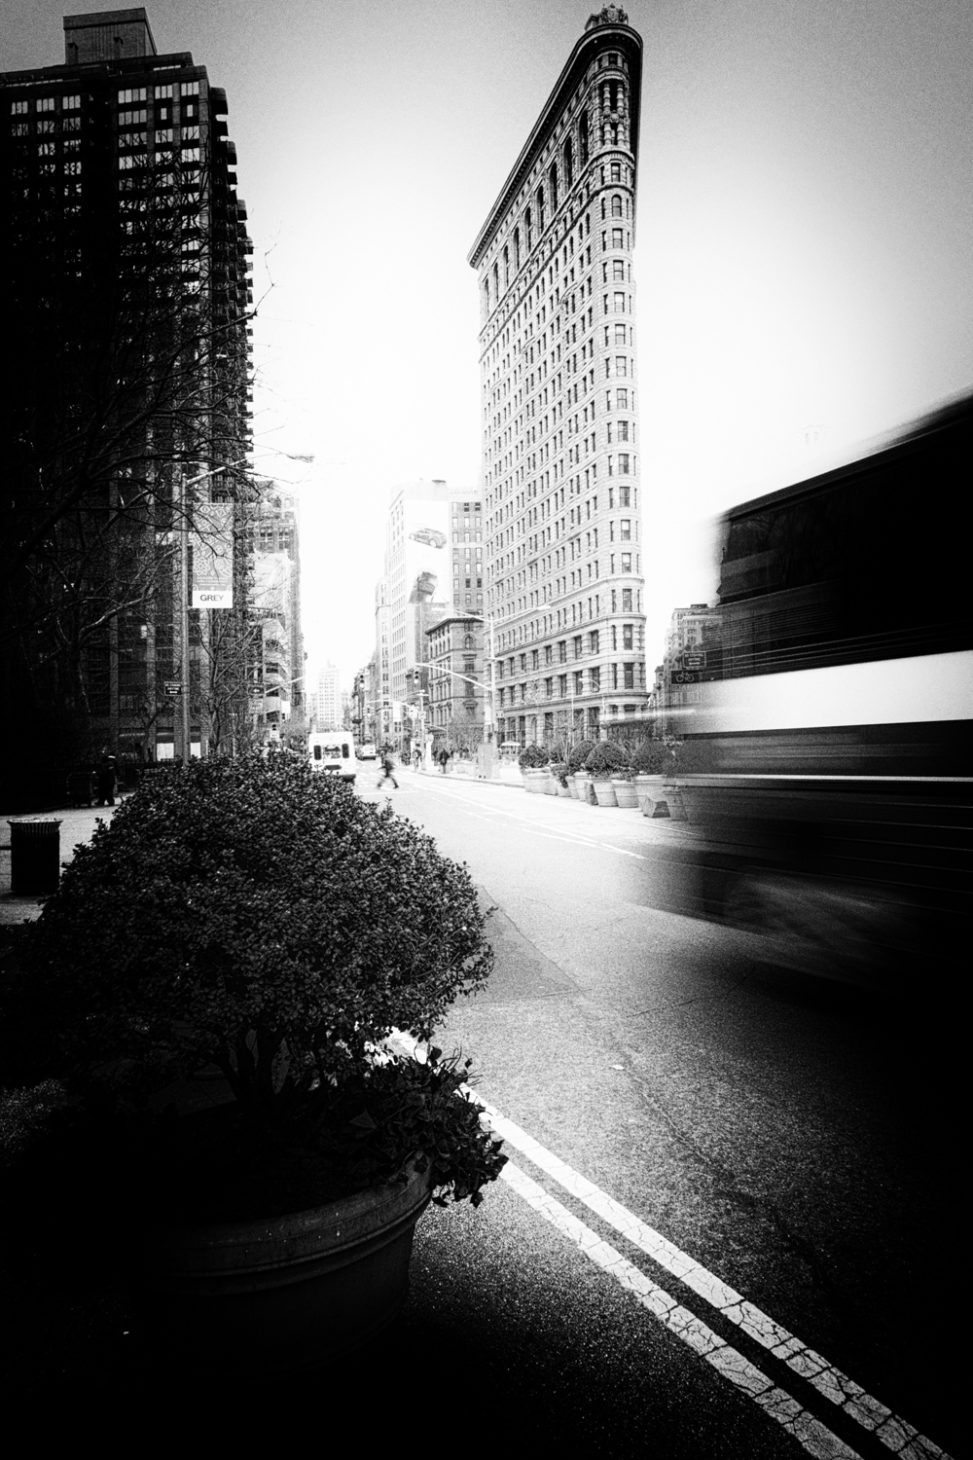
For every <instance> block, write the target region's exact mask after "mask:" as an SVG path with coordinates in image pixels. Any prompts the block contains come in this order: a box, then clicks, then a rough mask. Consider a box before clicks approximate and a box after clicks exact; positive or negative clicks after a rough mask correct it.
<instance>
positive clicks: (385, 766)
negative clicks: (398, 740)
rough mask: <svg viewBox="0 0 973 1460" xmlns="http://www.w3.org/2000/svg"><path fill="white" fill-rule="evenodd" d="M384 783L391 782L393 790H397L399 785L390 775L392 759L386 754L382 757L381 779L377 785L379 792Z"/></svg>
mask: <svg viewBox="0 0 973 1460" xmlns="http://www.w3.org/2000/svg"><path fill="white" fill-rule="evenodd" d="M386 781H391V782H392V785H393V786H394V787H395V789H396V790H398V789H399V783H398V781H397V780H396V779H395V777H394V776H393V774H392V757H391V756H390V755H388V754H385V755H383V756H382V777H381V780H380V781H379V783H378V789H379V790H381V789H382V787H383V786H384V785H385V782H386Z"/></svg>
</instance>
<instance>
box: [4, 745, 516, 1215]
mask: <svg viewBox="0 0 973 1460" xmlns="http://www.w3.org/2000/svg"><path fill="white" fill-rule="evenodd" d="M485 919H486V914H485V913H483V912H482V911H481V910H480V908H479V907H478V905H477V898H476V892H475V889H474V886H473V883H472V880H471V878H470V875H469V873H468V871H467V869H466V867H465V866H463V865H460V864H458V863H455V862H452V861H450V860H448V859H447V858H445V857H443V856H441V855H440V854H439V853H438V852H437V850H436V847H435V844H434V842H433V841H432V839H431V838H430V837H428V836H426V835H425V834H424V833H422V832H420V831H419V830H418V829H416V828H415V827H414V826H412V824H411V823H410V822H408V821H405V820H402V819H400V818H398V817H396V816H395V815H394V813H393V812H392V810H391V808H390V807H389V806H387V805H386V806H385V807H383V808H378V807H375V806H372V805H369V804H367V803H365V802H363V801H361V800H360V799H358V798H357V797H356V796H355V795H354V793H353V792H352V791H351V790H350V788H348V787H347V786H345V785H344V784H343V783H342V782H340V781H339V780H337V779H332V778H330V777H326V776H321V775H315V774H314V772H313V771H312V770H311V768H310V766H309V764H308V762H307V760H306V758H305V757H303V756H298V755H291V754H289V753H286V752H281V753H279V754H276V755H273V756H270V757H267V758H266V759H264V758H261V757H259V756H251V757H244V758H242V759H240V760H232V761H201V762H193V763H191V764H190V765H188V766H183V767H169V768H167V769H166V773H165V774H160V775H157V776H154V777H152V778H150V779H148V780H147V781H146V783H145V784H144V785H143V786H142V787H141V788H140V789H139V790H138V791H137V792H135V793H134V795H133V796H132V797H130V798H129V799H127V800H125V801H123V802H122V803H121V804H120V805H119V807H118V808H117V809H116V812H115V815H114V817H113V818H112V820H111V822H110V823H107V824H106V823H102V824H100V825H99V826H98V828H97V829H96V831H95V833H94V836H93V837H92V840H91V842H90V844H89V845H88V846H83V847H79V848H78V850H77V851H76V853H75V856H74V859H73V861H72V862H71V864H70V865H69V866H68V867H67V868H66V869H65V871H64V874H63V876H62V878H61V883H60V886H59V888H58V890H57V892H56V893H55V894H54V895H53V896H52V897H51V898H49V899H48V900H47V902H46V903H45V905H44V910H43V913H42V915H41V916H40V918H38V919H37V921H36V922H35V923H34V924H32V925H31V926H30V928H29V930H28V931H27V935H26V937H25V938H24V939H23V940H22V946H21V947H20V949H19V954H20V961H21V963H22V966H23V977H22V978H21V979H20V980H18V981H16V985H15V987H16V996H15V997H14V998H13V1005H14V1007H12V1008H11V1006H10V998H9V996H8V1001H7V1002H8V1007H7V1009H6V1011H5V1013H6V1015H7V1017H8V1018H12V1019H13V1020H14V1022H15V1025H16V1026H17V1027H19V1028H20V1029H22V1030H23V1031H24V1032H25V1037H28V1032H29V1031H31V1030H34V1029H38V1028H39V1034H38V1040H39V1046H40V1047H41V1048H42V1050H43V1062H44V1064H45V1068H44V1069H43V1071H42V1073H43V1074H45V1075H47V1076H48V1077H54V1078H59V1079H63V1081H64V1083H65V1086H66V1088H67V1089H68V1090H69V1091H70V1092H71V1093H72V1095H74V1094H79V1093H80V1094H81V1095H82V1096H83V1097H85V1099H87V1100H88V1101H89V1103H90V1104H91V1105H92V1107H93V1108H94V1107H95V1106H98V1107H99V1108H100V1107H102V1106H104V1107H105V1108H111V1109H112V1111H113V1112H114V1113H115V1114H116V1115H117V1112H118V1111H119V1110H120V1109H121V1108H123V1107H130V1106H131V1104H132V1102H136V1103H137V1102H142V1103H143V1104H144V1102H145V1100H146V1098H147V1097H148V1096H149V1095H151V1094H152V1093H153V1092H159V1091H161V1090H164V1089H166V1088H167V1087H169V1086H170V1085H172V1084H173V1082H177V1081H184V1080H186V1079H189V1078H191V1077H192V1076H193V1075H195V1074H198V1073H199V1072H200V1071H202V1070H203V1069H206V1068H211V1067H213V1066H216V1068H217V1069H218V1070H219V1071H220V1072H221V1073H222V1075H223V1077H224V1079H225V1081H226V1084H227V1086H228V1087H229V1091H230V1092H231V1093H232V1096H233V1108H232V1112H231V1111H230V1108H229V1107H226V1108H224V1112H223V1116H224V1118H225V1119H224V1125H225V1126H226V1125H229V1124H230V1123H231V1121H232V1123H233V1124H234V1128H235V1129H236V1131H237V1136H236V1138H235V1139H236V1142H237V1147H238V1149H239V1152H240V1153H241V1155H240V1162H241V1169H242V1167H243V1166H245V1165H246V1164H247V1161H250V1162H251V1164H252V1165H253V1166H254V1177H255V1183H257V1182H258V1181H259V1177H260V1173H261V1172H263V1173H266V1171H267V1170H268V1169H269V1167H270V1166H273V1165H274V1164H275V1163H276V1167H277V1168H278V1172H279V1168H280V1163H281V1162H282V1161H283V1162H285V1163H286V1161H287V1160H288V1159H291V1160H292V1161H293V1162H294V1163H295V1165H296V1166H297V1167H300V1169H301V1179H302V1180H307V1179H308V1177H309V1176H311V1177H313V1181H312V1184H314V1182H315V1181H316V1182H319V1183H324V1184H325V1185H326V1186H328V1185H333V1184H334V1180H335V1179H340V1180H344V1179H345V1177H346V1175H347V1170H346V1168H348V1160H347V1159H346V1158H347V1156H348V1146H349V1142H350V1145H351V1147H352V1148H354V1149H355V1150H357V1154H358V1155H360V1154H361V1152H362V1151H363V1150H364V1147H363V1146H362V1144H361V1142H362V1137H363V1132H371V1131H373V1130H375V1129H379V1130H381V1129H385V1130H386V1131H389V1130H391V1129H393V1128H394V1127H393V1126H389V1125H388V1122H385V1124H384V1126H383V1122H382V1121H381V1120H376V1118H375V1117H374V1116H372V1115H369V1114H368V1107H367V1102H365V1103H364V1104H363V1103H362V1102H363V1099H364V1092H365V1091H366V1087H367V1089H368V1090H369V1091H372V1092H373V1093H374V1092H375V1091H377V1090H378V1088H379V1086H380V1085H381V1084H382V1082H383V1081H384V1082H385V1084H388V1082H389V1081H390V1080H391V1079H392V1076H390V1075H386V1074H381V1073H379V1071H380V1070H381V1069H383V1068H384V1066H383V1064H382V1062H381V1061H379V1062H378V1063H376V1055H375V1051H376V1047H377V1046H379V1045H381V1043H382V1041H383V1040H384V1039H385V1038H386V1037H387V1036H388V1035H389V1033H390V1031H391V1030H392V1029H393V1028H399V1029H403V1030H409V1031H411V1032H412V1033H413V1034H415V1035H416V1036H417V1037H418V1038H419V1039H421V1040H428V1039H430V1038H431V1036H432V1032H433V1029H434V1028H435V1026H436V1025H437V1024H438V1023H440V1022H441V1020H442V1019H443V1017H444V1015H445V1013H446V1010H447V1009H448V1007H449V1005H450V1004H451V1003H452V1002H453V1001H454V1000H455V999H456V998H457V997H458V996H459V995H460V994H461V993H462V994H469V993H472V992H475V991H476V990H477V989H478V988H480V987H481V986H482V985H483V983H484V981H485V980H486V978H487V976H488V974H489V972H490V968H491V966H492V958H493V955H492V950H491V948H490V946H489V944H488V942H487V940H486V936H485ZM11 987H13V985H11ZM436 1068H439V1069H440V1073H439V1075H438V1076H436V1079H438V1084H436V1083H435V1080H433V1075H432V1073H430V1071H429V1070H428V1069H427V1068H426V1067H425V1066H422V1065H420V1064H419V1063H418V1062H417V1061H405V1062H402V1061H399V1062H397V1063H396V1065H395V1070H396V1074H395V1077H394V1078H395V1080H396V1081H398V1084H399V1089H398V1091H397V1093H396V1094H395V1097H394V1100H393V1102H392V1103H393V1105H395V1104H398V1105H399V1106H403V1105H408V1104H409V1101H408V1100H406V1099H405V1097H404V1094H403V1092H404V1089H405V1087H406V1086H409V1087H410V1088H411V1089H412V1090H413V1092H414V1093H415V1095H416V1098H417V1099H418V1101H419V1105H420V1106H424V1108H425V1109H426V1113H427V1115H428V1114H429V1101H430V1099H431V1098H432V1096H433V1095H434V1094H435V1095H436V1096H437V1099H438V1096H439V1094H441V1093H443V1092H445V1093H448V1094H449V1097H450V1098H449V1100H448V1101H445V1103H443V1102H442V1101H440V1102H439V1104H438V1105H437V1106H436V1108H437V1109H439V1108H440V1106H441V1107H442V1108H441V1111H440V1116H441V1119H440V1126H441V1127H442V1126H443V1125H444V1122H445V1126H447V1127H448V1125H449V1122H450V1119H452V1121H453V1123H454V1135H455V1137H456V1142H457V1144H454V1146H453V1148H452V1149H453V1155H454V1157H455V1164H454V1165H453V1166H451V1165H450V1155H449V1152H450V1140H449V1139H448V1138H447V1136H446V1135H445V1134H444V1130H443V1129H440V1131H439V1135H438V1137H437V1145H436V1152H439V1153H440V1154H439V1155H437V1154H436V1153H435V1152H427V1153H426V1154H427V1155H428V1156H430V1158H431V1159H432V1160H433V1166H434V1171H435V1175H436V1178H437V1181H439V1182H440V1184H442V1185H443V1186H445V1187H447V1188H450V1187H452V1190H453V1193H454V1195H456V1196H457V1197H459V1196H461V1195H470V1196H471V1197H474V1199H478V1198H477V1197H476V1196H475V1194H476V1193H478V1191H479V1187H480V1186H481V1185H482V1184H483V1183H484V1182H486V1181H489V1180H492V1179H493V1178H494V1177H495V1176H496V1175H497V1174H498V1172H499V1169H500V1166H502V1164H503V1160H504V1158H503V1157H500V1156H498V1155H497V1149H496V1147H497V1143H496V1142H494V1141H492V1140H491V1139H490V1138H489V1136H488V1134H487V1133H486V1132H485V1131H482V1130H480V1131H479V1136H478V1137H474V1140H473V1146H472V1147H471V1146H470V1129H471V1127H470V1124H469V1122H470V1116H469V1113H468V1112H467V1111H465V1110H464V1109H463V1107H464V1105H465V1104H468V1103H469V1102H465V1101H463V1100H462V1099H459V1098H457V1097H456V1096H455V1094H454V1092H455V1090H456V1089H458V1088H459V1085H460V1084H461V1083H462V1079H461V1077H459V1076H455V1071H454V1072H453V1075H451V1074H450V1073H449V1068H450V1067H449V1066H448V1065H447V1066H439V1067H436V1066H434V1067H433V1072H434V1071H435V1069H436ZM373 1082H375V1083H373ZM431 1082H432V1083H431ZM413 1103H414V1102H413ZM434 1103H435V1102H434ZM352 1107H354V1108H355V1109H356V1116H361V1117H362V1118H361V1119H360V1120H358V1122H357V1124H356V1117H348V1115H347V1112H348V1109H349V1108H352ZM472 1108H473V1109H474V1110H475V1107H472ZM442 1112H446V1114H445V1115H443V1114H442ZM346 1117H347V1118H346ZM430 1118H432V1117H431V1115H430ZM423 1119H425V1117H423ZM336 1122H337V1123H336ZM421 1126H422V1121H418V1123H417V1122H416V1121H413V1123H412V1126H411V1128H409V1129H405V1130H400V1134H401V1135H402V1136H403V1139H404V1140H405V1143H406V1146H407V1147H408V1149H405V1150H398V1151H396V1152H394V1153H393V1155H392V1157H391V1158H389V1160H386V1159H385V1157H382V1159H381V1160H379V1161H378V1165H379V1166H381V1167H382V1169H385V1168H386V1167H387V1166H388V1165H389V1164H390V1163H391V1164H392V1165H393V1166H394V1165H395V1163H396V1160H397V1161H398V1164H401V1163H402V1161H403V1160H405V1159H406V1158H407V1157H408V1156H409V1155H410V1154H411V1153H412V1151H413V1150H414V1149H416V1147H415V1146H409V1142H410V1141H412V1140H414V1139H415V1137H416V1134H417V1130H418V1129H419V1128H421ZM477 1129H478V1130H479V1126H478V1125H477ZM224 1137H225V1130H224V1132H223V1135H222V1136H221V1139H223V1138H224ZM372 1138H373V1139H378V1138H377V1137H372ZM180 1139H182V1137H180ZM380 1143H381V1142H380ZM477 1143H478V1144H477ZM229 1145H230V1146H232V1145H233V1141H230V1142H229ZM342 1150H343V1151H344V1152H345V1155H344V1156H342V1155H341V1154H340V1153H341V1151H342ZM473 1150H476V1151H478V1152H479V1164H478V1165H477V1162H476V1161H475V1160H474V1159H473V1157H472V1154H471V1152H472V1151H473ZM244 1151H245V1152H246V1153H248V1154H247V1157H246V1160H244V1157H243V1155H242V1153H243V1152H244ZM464 1153H465V1154H464ZM386 1154H387V1153H386ZM372 1155H373V1156H375V1152H373V1153H372ZM376 1159H377V1158H376ZM359 1164H360V1163H359ZM365 1164H366V1165H367V1164H368V1163H367V1162H366V1163H365ZM351 1166H352V1167H354V1166H355V1161H354V1160H353V1161H351ZM477 1172H478V1175H477V1174H476V1173H477ZM275 1179H276V1178H275ZM264 1185H265V1187H268V1188H270V1187H272V1186H273V1181H270V1180H267V1181H265V1182H264Z"/></svg>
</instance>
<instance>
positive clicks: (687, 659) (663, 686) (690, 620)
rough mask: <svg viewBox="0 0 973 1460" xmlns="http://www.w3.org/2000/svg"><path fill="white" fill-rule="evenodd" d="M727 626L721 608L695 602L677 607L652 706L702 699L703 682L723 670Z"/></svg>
mask: <svg viewBox="0 0 973 1460" xmlns="http://www.w3.org/2000/svg"><path fill="white" fill-rule="evenodd" d="M722 662H723V630H722V615H721V613H720V610H719V608H716V607H713V606H712V605H710V604H708V603H691V604H689V605H688V607H685V608H674V609H673V610H672V617H671V619H670V622H669V631H668V633H667V635H666V651H665V657H664V659H663V661H662V663H661V664H660V665H658V666H657V668H656V671H655V683H654V685H653V689H652V695H651V708H652V710H653V711H655V712H664V711H665V710H671V709H681V708H684V707H685V706H687V705H693V704H695V703H696V702H697V700H698V699H699V685H700V684H702V683H703V682H704V681H706V680H710V679H718V678H719V677H720V675H721V673H722Z"/></svg>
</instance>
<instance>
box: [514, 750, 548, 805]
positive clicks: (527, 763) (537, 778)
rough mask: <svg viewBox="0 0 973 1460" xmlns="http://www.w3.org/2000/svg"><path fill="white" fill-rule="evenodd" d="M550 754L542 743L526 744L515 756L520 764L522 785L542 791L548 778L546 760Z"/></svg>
mask: <svg viewBox="0 0 973 1460" xmlns="http://www.w3.org/2000/svg"><path fill="white" fill-rule="evenodd" d="M549 761H550V756H549V755H548V753H547V751H546V750H545V749H544V747H543V746H542V745H526V746H524V749H523V750H522V751H521V752H520V755H519V756H518V757H517V764H518V765H519V766H520V770H521V774H522V775H523V778H524V786H525V787H526V789H527V790H528V791H533V792H535V793H537V792H543V791H546V789H547V783H548V781H549V779H550V772H549V771H548V768H547V767H548V762H549Z"/></svg>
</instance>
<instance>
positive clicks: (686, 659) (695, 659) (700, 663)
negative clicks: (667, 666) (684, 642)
mask: <svg viewBox="0 0 973 1460" xmlns="http://www.w3.org/2000/svg"><path fill="white" fill-rule="evenodd" d="M682 664H683V668H684V669H705V668H706V654H705V653H699V654H684V655H683V656H682Z"/></svg>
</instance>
